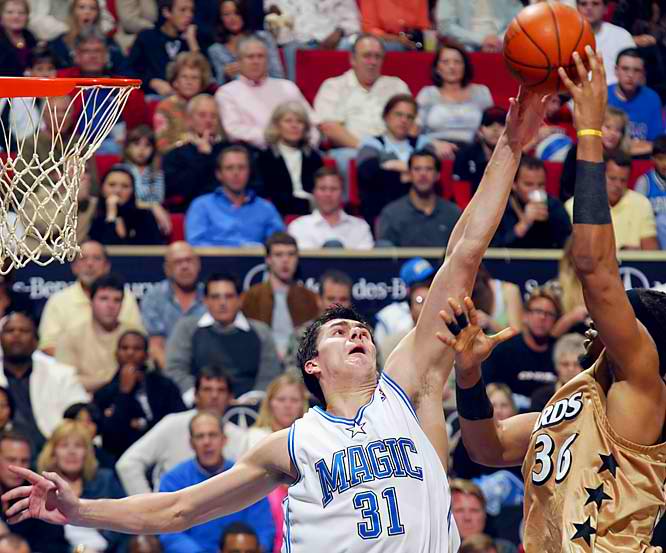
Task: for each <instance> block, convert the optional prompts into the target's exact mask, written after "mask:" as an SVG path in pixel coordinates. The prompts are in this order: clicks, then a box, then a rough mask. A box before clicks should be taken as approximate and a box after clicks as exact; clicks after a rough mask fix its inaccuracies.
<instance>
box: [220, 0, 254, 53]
mask: <svg viewBox="0 0 666 553" xmlns="http://www.w3.org/2000/svg"><path fill="white" fill-rule="evenodd" d="M227 2H231V3H232V4H233V5H234V6H236V11H237V12H238V15H240V18H241V19H242V20H243V25H242V26H241V29H240V31H239V33H238V34H239V35H242V34H245V33H247V32H248V31H249V29H248V26H247V22H248V21H249V19H248V10H247V6H246V4H245V2H244V1H243V0H220V1H219V2H218V4H217V6H218V8H217V9H218V14H217V25H216V28H215V42H219V43H220V44H226V43H227V42H229V40H230V39H231V37H232V36H233V35H232V34H231V33H230V32H229V30H228V29H227V28H226V27H225V26H224V23H223V22H222V6H224V4H226V3H227Z"/></svg>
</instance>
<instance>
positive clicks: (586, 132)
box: [576, 129, 603, 138]
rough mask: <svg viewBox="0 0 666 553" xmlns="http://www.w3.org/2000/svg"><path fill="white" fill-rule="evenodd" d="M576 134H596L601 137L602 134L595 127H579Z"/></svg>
mask: <svg viewBox="0 0 666 553" xmlns="http://www.w3.org/2000/svg"><path fill="white" fill-rule="evenodd" d="M576 134H577V135H578V136H598V137H599V138H601V137H602V136H603V134H602V133H601V131H598V130H597V129H581V130H579V131H578V132H577V133H576Z"/></svg>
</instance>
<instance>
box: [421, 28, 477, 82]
mask: <svg viewBox="0 0 666 553" xmlns="http://www.w3.org/2000/svg"><path fill="white" fill-rule="evenodd" d="M444 50H455V51H456V52H458V53H459V54H460V55H461V56H462V59H463V65H464V66H465V70H464V71H463V77H462V81H461V82H460V86H462V87H463V88H464V87H466V86H467V85H468V84H469V83H471V82H472V79H473V78H474V66H473V65H472V62H471V60H470V59H469V56H468V55H467V52H465V47H464V46H463V45H462V44H460V43H459V42H456V41H455V40H451V39H446V40H445V41H443V42H442V44H441V45H440V47H439V48H437V53H436V54H435V57H434V59H433V60H432V69H431V79H432V84H434V85H435V86H436V87H437V88H440V87H441V86H442V85H443V84H444V79H442V76H441V75H440V74H439V71H438V69H437V66H438V65H439V58H440V56H441V55H442V52H443V51H444Z"/></svg>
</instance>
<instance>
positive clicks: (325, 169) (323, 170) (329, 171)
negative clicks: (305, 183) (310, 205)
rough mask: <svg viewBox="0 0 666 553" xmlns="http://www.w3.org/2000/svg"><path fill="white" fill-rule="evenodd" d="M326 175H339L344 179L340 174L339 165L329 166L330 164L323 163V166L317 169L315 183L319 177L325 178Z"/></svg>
mask: <svg viewBox="0 0 666 553" xmlns="http://www.w3.org/2000/svg"><path fill="white" fill-rule="evenodd" d="M324 177H338V178H339V179H340V180H341V181H342V176H341V175H340V172H339V171H338V169H337V167H329V166H328V165H323V166H322V167H320V168H319V169H317V170H316V171H315V174H314V182H315V184H316V183H317V181H318V180H319V179H323V178H324Z"/></svg>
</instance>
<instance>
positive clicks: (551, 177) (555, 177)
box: [543, 161, 563, 198]
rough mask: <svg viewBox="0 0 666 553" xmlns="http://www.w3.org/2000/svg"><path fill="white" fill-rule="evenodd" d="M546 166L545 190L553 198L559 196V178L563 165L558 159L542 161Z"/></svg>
mask: <svg viewBox="0 0 666 553" xmlns="http://www.w3.org/2000/svg"><path fill="white" fill-rule="evenodd" d="M543 164H544V165H545V167H546V192H548V195H549V196H553V197H554V198H559V197H560V179H561V178H562V168H563V165H562V163H560V162H559V161H544V162H543Z"/></svg>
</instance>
